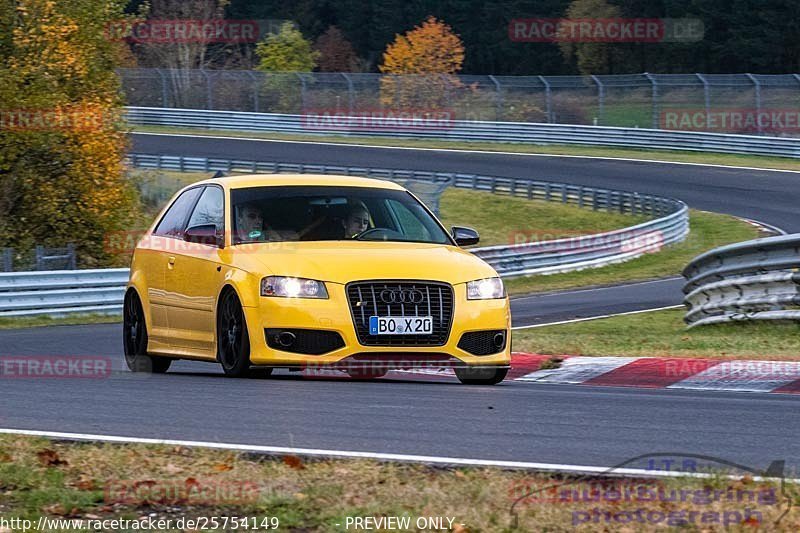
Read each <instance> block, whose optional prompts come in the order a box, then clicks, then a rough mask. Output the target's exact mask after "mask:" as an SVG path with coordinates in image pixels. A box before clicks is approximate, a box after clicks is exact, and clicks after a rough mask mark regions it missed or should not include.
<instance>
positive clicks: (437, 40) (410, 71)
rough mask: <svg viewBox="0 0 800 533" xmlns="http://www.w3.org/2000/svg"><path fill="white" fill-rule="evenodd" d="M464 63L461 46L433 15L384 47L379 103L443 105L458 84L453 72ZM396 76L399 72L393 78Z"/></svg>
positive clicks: (406, 105) (447, 27) (450, 31)
mask: <svg viewBox="0 0 800 533" xmlns="http://www.w3.org/2000/svg"><path fill="white" fill-rule="evenodd" d="M463 62H464V45H463V43H462V42H461V38H459V36H458V35H456V34H455V33H454V32H453V29H452V28H451V27H450V26H448V25H447V24H445V23H444V22H442V21H440V20H437V19H436V18H435V17H432V16H431V17H428V18H427V19H426V20H425V21H424V22H423V23H422V24H421V25H420V26H417V27H415V28H414V29H412V30H410V31H408V32H406V33H405V34H404V35H396V36H395V40H394V42H392V43H390V44H389V45H388V46H387V47H386V51H385V52H384V54H383V63H382V64H381V65H380V71H381V72H382V73H383V74H386V75H387V76H384V77H383V78H382V79H381V103H382V104H383V105H390V106H396V107H442V106H444V105H446V103H447V101H448V91H450V90H453V89H455V88H458V87H460V83H459V81H458V78H457V77H455V76H454V74H456V73H458V72H459V71H460V70H461V66H462V64H463ZM395 75H400V76H399V77H396V76H395Z"/></svg>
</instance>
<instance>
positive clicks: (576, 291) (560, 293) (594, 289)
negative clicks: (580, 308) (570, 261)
mask: <svg viewBox="0 0 800 533" xmlns="http://www.w3.org/2000/svg"><path fill="white" fill-rule="evenodd" d="M678 279H683V278H682V277H681V276H674V277H671V278H662V279H651V280H647V281H637V282H635V283H621V284H619V285H607V286H605V287H589V288H587V289H574V290H565V291H550V292H542V293H537V294H527V295H525V296H520V297H518V298H511V301H512V302H516V301H519V300H528V299H530V298H545V297H549V296H563V295H566V294H579V293H582V292H597V291H609V290H613V289H620V288H624V287H635V286H636V285H648V284H655V283H666V282H668V281H675V280H678Z"/></svg>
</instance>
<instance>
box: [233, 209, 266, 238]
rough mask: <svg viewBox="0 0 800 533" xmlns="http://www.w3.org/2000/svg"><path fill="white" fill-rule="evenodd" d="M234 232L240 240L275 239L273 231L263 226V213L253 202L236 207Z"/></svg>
mask: <svg viewBox="0 0 800 533" xmlns="http://www.w3.org/2000/svg"><path fill="white" fill-rule="evenodd" d="M236 232H237V236H238V238H239V240H240V241H266V240H275V239H274V232H272V231H270V230H268V229H267V228H265V227H264V215H262V214H261V210H260V209H259V208H258V206H257V205H255V204H253V203H248V204H242V205H240V206H238V207H237V209H236Z"/></svg>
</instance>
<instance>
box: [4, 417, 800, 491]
mask: <svg viewBox="0 0 800 533" xmlns="http://www.w3.org/2000/svg"><path fill="white" fill-rule="evenodd" d="M0 434H5V435H28V436H31V437H46V438H51V439H65V440H79V441H95V442H114V443H128V444H162V445H167V446H186V447H190V448H211V449H216V450H236V451H242V452H255V453H265V454H275V455H310V456H314V457H330V458H347V459H375V460H378V461H400V462H410V463H426V464H441V465H464V466H491V467H499V468H512V469H526V470H542V471H549V472H574V473H579V474H584V473H585V474H609V475H628V476H646V477H697V478H702V479H705V478H715V477H719V476H717V475H714V474H704V473H697V472H695V473H693V472H670V471H664V470H646V469H641V468H611V467H604V466H583V465H569V464H559V463H533V462H525V461H499V460H493V459H463V458H461V457H440V456H435V455H434V456H432V455H407V454H400V453H380V452H354V451H345V450H321V449H316V448H286V447H283V446H259V445H255V444H229V443H223V442H204V441H194V440H173V439H148V438H142V437H121V436H117V435H94V434H91V433H63V432H60V431H37V430H30V429H6V428H0ZM723 477H725V476H723ZM728 477H730V478H731V479H739V478H741V476H728ZM753 479H754V480H756V481H765V480H766V479H770V478H766V479H765V478H762V477H760V476H754V477H753ZM787 481H795V480H787ZM798 481H800V480H798Z"/></svg>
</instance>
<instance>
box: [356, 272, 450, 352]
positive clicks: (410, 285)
mask: <svg viewBox="0 0 800 533" xmlns="http://www.w3.org/2000/svg"><path fill="white" fill-rule="evenodd" d="M385 290H394V291H397V290H399V291H407V290H419V291H420V292H421V293H422V295H423V298H422V300H421V301H420V302H419V303H416V304H414V303H401V302H396V303H385V302H384V301H382V300H381V298H380V294H381V291H385ZM347 300H348V302H349V304H350V313H351V314H352V316H353V325H354V326H355V329H356V335H357V336H358V342H359V343H361V345H362V346H443V345H444V344H446V343H447V338H448V337H449V336H450V326H451V324H452V322H453V288H452V287H451V286H450V285H448V284H446V283H436V282H432V281H359V282H355V283H350V284H348V285H347ZM370 316H407V317H408V316H431V317H433V333H432V334H431V335H370V334H369V317H370Z"/></svg>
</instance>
